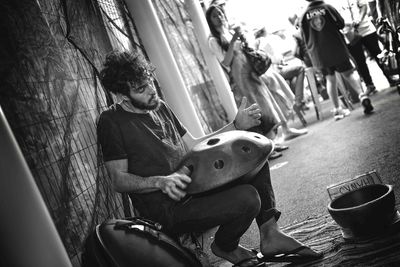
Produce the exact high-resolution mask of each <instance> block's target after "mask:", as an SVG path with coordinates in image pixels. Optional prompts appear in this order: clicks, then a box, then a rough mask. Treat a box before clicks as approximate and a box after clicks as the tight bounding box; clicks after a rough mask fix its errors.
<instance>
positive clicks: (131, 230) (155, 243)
mask: <svg viewBox="0 0 400 267" xmlns="http://www.w3.org/2000/svg"><path fill="white" fill-rule="evenodd" d="M94 266H96V267H134V266H138V267H155V266H157V267H170V266H174V267H201V263H200V262H199V261H198V260H197V258H196V257H195V256H194V255H193V254H192V253H191V252H190V251H188V250H187V249H186V248H183V247H182V246H180V245H179V244H178V242H177V241H176V240H175V239H173V238H171V237H170V236H168V235H167V234H166V233H164V232H163V231H161V225H160V224H158V223H154V222H152V221H150V220H145V219H143V218H130V219H112V220H108V221H106V222H104V223H102V224H99V225H97V226H96V228H95V230H94V231H93V232H92V233H91V234H90V235H89V236H88V238H87V239H86V243H85V247H84V251H83V254H82V267H94Z"/></svg>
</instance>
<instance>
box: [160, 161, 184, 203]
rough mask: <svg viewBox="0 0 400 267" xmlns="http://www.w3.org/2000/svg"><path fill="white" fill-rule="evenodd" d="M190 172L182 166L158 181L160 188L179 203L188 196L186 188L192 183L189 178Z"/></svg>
mask: <svg viewBox="0 0 400 267" xmlns="http://www.w3.org/2000/svg"><path fill="white" fill-rule="evenodd" d="M189 175H190V170H189V168H188V167H186V166H182V168H180V169H179V170H177V171H176V172H174V173H172V174H170V175H168V176H165V177H162V178H161V179H160V180H159V181H158V187H159V188H160V189H161V191H162V192H163V193H165V194H167V195H168V196H169V197H170V198H172V199H173V200H175V201H179V200H181V199H182V198H184V197H185V196H186V191H185V189H186V187H187V185H188V184H189V183H190V182H191V181H192V179H190V177H189Z"/></svg>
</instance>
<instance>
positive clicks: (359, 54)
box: [348, 40, 374, 87]
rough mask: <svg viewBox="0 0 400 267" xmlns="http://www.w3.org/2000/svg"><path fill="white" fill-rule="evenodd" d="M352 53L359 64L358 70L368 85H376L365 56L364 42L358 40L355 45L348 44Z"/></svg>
mask: <svg viewBox="0 0 400 267" xmlns="http://www.w3.org/2000/svg"><path fill="white" fill-rule="evenodd" d="M348 48H349V51H350V54H351V55H352V56H353V58H354V61H355V63H356V65H357V70H358V73H359V74H360V76H361V77H362V79H363V80H364V82H365V85H366V86H367V87H372V86H374V83H373V82H372V78H371V74H370V72H369V69H368V65H367V59H366V58H365V54H364V49H363V43H362V41H361V40H360V41H358V42H357V43H355V44H354V45H351V46H348Z"/></svg>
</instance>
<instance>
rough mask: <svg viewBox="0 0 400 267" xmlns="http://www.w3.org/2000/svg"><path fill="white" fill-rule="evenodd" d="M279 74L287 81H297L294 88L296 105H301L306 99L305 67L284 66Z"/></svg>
mask: <svg viewBox="0 0 400 267" xmlns="http://www.w3.org/2000/svg"><path fill="white" fill-rule="evenodd" d="M279 73H280V74H281V75H282V77H283V78H284V79H285V80H290V81H291V80H292V79H293V78H295V79H296V82H295V86H294V95H295V103H296V104H301V101H303V98H304V67H303V66H301V65H288V66H283V67H282V68H281V69H280V72H279Z"/></svg>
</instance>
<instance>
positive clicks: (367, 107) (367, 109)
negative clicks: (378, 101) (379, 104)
mask: <svg viewBox="0 0 400 267" xmlns="http://www.w3.org/2000/svg"><path fill="white" fill-rule="evenodd" d="M360 100H361V105H362V106H363V107H364V114H371V113H372V111H373V110H374V107H373V106H372V103H371V99H369V97H367V96H364V97H362V98H361V99H360Z"/></svg>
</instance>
